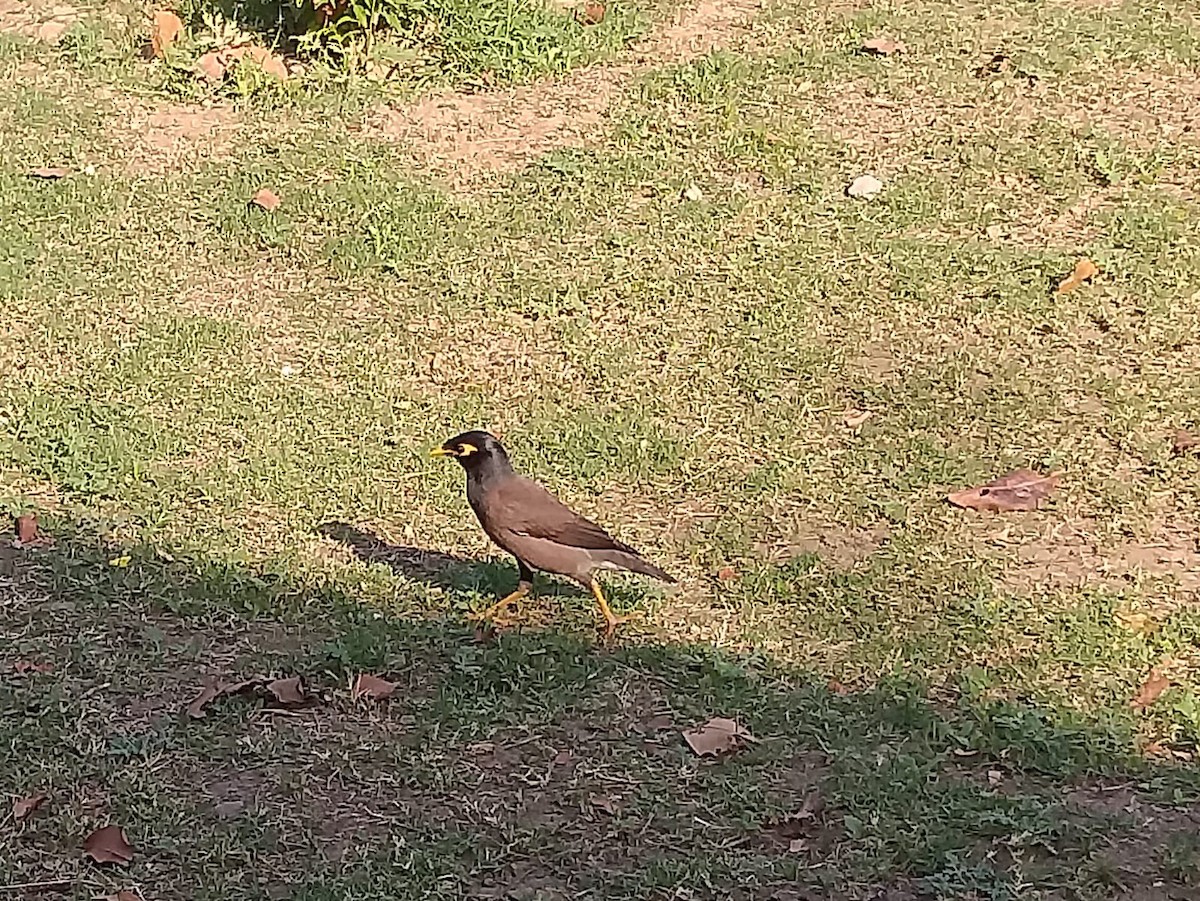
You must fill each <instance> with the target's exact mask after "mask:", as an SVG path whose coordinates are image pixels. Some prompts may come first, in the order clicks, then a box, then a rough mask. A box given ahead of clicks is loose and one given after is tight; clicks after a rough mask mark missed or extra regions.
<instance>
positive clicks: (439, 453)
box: [429, 447, 457, 457]
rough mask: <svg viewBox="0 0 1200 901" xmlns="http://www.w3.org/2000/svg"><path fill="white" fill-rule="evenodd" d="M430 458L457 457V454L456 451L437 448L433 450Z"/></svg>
mask: <svg viewBox="0 0 1200 901" xmlns="http://www.w3.org/2000/svg"><path fill="white" fill-rule="evenodd" d="M429 456H431V457H454V456H457V454H455V453H454V451H452V450H450V449H449V448H445V447H435V448H434V449H433V450H431V451H430V452H429Z"/></svg>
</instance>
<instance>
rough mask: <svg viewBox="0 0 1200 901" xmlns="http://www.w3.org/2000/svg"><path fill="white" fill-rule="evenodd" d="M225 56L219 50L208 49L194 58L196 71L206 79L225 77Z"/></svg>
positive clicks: (214, 79)
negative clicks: (197, 57)
mask: <svg viewBox="0 0 1200 901" xmlns="http://www.w3.org/2000/svg"><path fill="white" fill-rule="evenodd" d="M226 68H227V67H226V64H225V57H224V56H223V55H222V51H220V50H209V51H208V53H204V54H202V55H201V56H200V58H199V59H198V60H196V73H197V74H198V75H199V76H200V77H201V78H204V79H207V80H208V81H220V80H221V79H222V78H224V77H225V70H226Z"/></svg>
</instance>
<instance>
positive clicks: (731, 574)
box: [717, 566, 738, 582]
mask: <svg viewBox="0 0 1200 901" xmlns="http://www.w3.org/2000/svg"><path fill="white" fill-rule="evenodd" d="M737 579H738V571H737V570H736V569H734V568H733V567H732V566H722V567H721V568H720V569H718V570H717V581H718V582H736V581H737Z"/></svg>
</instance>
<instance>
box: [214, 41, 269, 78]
mask: <svg viewBox="0 0 1200 901" xmlns="http://www.w3.org/2000/svg"><path fill="white" fill-rule="evenodd" d="M244 59H248V60H251V61H252V62H253V63H255V64H256V65H257V66H258V67H259V68H260V69H262V70H263V72H265V73H266V74H268V75H273V76H275V77H276V78H278V79H279V80H281V81H283V80H285V79H286V78H287V77H288V70H287V64H286V63H284V61H283V58H282V57H280V56H279V55H277V54H275V53H272V52H271V51H270V50H268V49H267V48H266V47H256V46H254V45H253V44H237V45H235V46H233V47H225V48H223V49H221V50H210V51H208V53H205V54H204V55H203V56H201V57H200V58H199V59H198V60H196V72H197V74H198V75H200V77H201V78H205V79H207V80H208V81H221V80H222V79H223V78H224V77H225V76H226V74H228V72H229V70H230V69H232V68H233V66H234V64H235V63H238V62H240V61H241V60H244Z"/></svg>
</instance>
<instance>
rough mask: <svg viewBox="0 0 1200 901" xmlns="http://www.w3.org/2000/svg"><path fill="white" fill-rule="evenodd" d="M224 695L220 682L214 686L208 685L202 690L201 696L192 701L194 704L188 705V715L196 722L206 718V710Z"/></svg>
mask: <svg viewBox="0 0 1200 901" xmlns="http://www.w3.org/2000/svg"><path fill="white" fill-rule="evenodd" d="M222 694H224V692H223V691H222V686H221V683H220V682H214V683H213V684H212V685H206V686H204V688H202V689H201V690H200V694H198V695H196V697H195V698H194V699H193V700H192V703H190V704H188V705H187V713H188V716H190V717H191V718H192V719H194V720H199V719H203V718H204V708H205V707H207V706H208V705H209V704H211V703H212V702H213V701H215V700H216V699H217V698H219V697H221V695H222Z"/></svg>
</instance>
